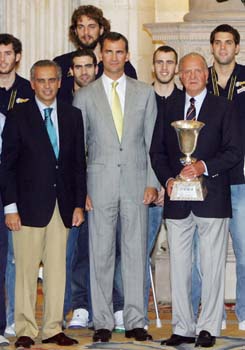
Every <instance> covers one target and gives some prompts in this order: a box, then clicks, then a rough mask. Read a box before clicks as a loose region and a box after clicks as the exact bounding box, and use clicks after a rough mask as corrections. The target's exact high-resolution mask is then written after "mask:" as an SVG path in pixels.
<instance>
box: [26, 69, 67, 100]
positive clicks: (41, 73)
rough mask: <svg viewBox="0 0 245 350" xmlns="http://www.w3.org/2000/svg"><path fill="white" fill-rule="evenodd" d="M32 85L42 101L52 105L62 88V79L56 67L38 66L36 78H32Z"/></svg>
mask: <svg viewBox="0 0 245 350" xmlns="http://www.w3.org/2000/svg"><path fill="white" fill-rule="evenodd" d="M31 87H32V89H33V90H35V95H36V96H37V98H38V99H39V100H40V101H41V102H42V103H44V104H45V105H47V106H49V105H51V104H52V103H53V101H54V100H55V97H56V95H57V92H58V89H59V88H60V79H58V72H57V69H56V67H53V66H47V67H36V69H35V74H34V78H33V79H32V80H31Z"/></svg>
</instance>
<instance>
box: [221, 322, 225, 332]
mask: <svg viewBox="0 0 245 350" xmlns="http://www.w3.org/2000/svg"><path fill="white" fill-rule="evenodd" d="M225 329H226V320H222V323H221V330H222V331H224V330H225Z"/></svg>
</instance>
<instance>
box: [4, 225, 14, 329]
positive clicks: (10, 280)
mask: <svg viewBox="0 0 245 350" xmlns="http://www.w3.org/2000/svg"><path fill="white" fill-rule="evenodd" d="M5 285H6V293H7V326H10V325H12V324H13V323H14V304H15V259H14V247H13V237H12V232H11V231H9V230H8V255H7V267H6V275H5Z"/></svg>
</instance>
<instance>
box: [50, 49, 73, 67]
mask: <svg viewBox="0 0 245 350" xmlns="http://www.w3.org/2000/svg"><path fill="white" fill-rule="evenodd" d="M74 52H75V51H71V52H67V53H65V54H63V55H60V56H56V57H55V58H54V61H55V62H57V63H59V64H61V63H63V62H67V61H69V63H70V59H71V56H72V54H73V53H74Z"/></svg>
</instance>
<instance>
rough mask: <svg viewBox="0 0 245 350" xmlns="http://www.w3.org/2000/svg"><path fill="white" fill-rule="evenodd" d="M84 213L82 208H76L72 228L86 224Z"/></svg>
mask: <svg viewBox="0 0 245 350" xmlns="http://www.w3.org/2000/svg"><path fill="white" fill-rule="evenodd" d="M84 220H85V219H84V213H83V209H82V208H75V209H74V211H73V215H72V226H77V227H78V226H80V225H81V224H82V223H83V222H84Z"/></svg>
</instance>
